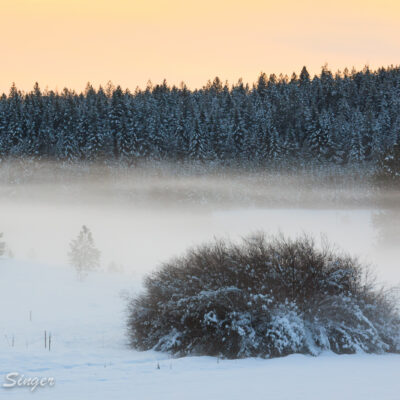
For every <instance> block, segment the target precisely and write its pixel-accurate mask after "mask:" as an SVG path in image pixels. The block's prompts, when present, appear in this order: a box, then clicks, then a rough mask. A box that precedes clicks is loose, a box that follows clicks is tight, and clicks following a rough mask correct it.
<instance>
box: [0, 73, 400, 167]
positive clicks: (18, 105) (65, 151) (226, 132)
mask: <svg viewBox="0 0 400 400" xmlns="http://www.w3.org/2000/svg"><path fill="white" fill-rule="evenodd" d="M399 138H400V67H393V66H392V67H388V68H380V69H378V70H376V71H371V70H370V69H369V68H368V67H365V68H364V69H363V70H362V71H356V70H352V71H349V70H345V71H344V72H336V73H332V72H331V71H330V70H329V69H328V68H327V67H323V68H322V70H321V73H320V74H319V75H315V76H313V77H311V76H310V74H309V73H308V71H307V69H306V68H305V67H304V68H303V69H302V71H301V73H300V74H299V75H296V74H293V75H292V77H290V78H289V77H288V76H283V75H280V76H276V75H270V76H269V77H268V76H267V75H266V74H264V73H262V74H261V75H260V76H259V77H258V80H257V81H256V83H255V84H253V85H251V86H250V85H248V84H244V83H243V81H241V80H239V81H238V82H237V83H236V84H233V85H228V83H226V82H225V83H224V82H222V81H221V80H220V79H219V78H218V77H217V78H215V79H214V80H213V81H212V82H211V81H209V82H208V83H207V85H205V86H204V87H203V88H201V89H196V90H189V89H188V88H187V87H186V86H185V85H184V84H181V85H180V86H179V87H177V86H169V85H167V83H166V82H165V81H164V82H163V83H162V84H157V85H152V84H151V83H149V84H148V86H147V87H146V88H145V89H139V88H137V89H136V90H135V91H134V92H131V91H129V90H123V89H122V88H121V87H120V86H116V87H115V86H113V85H112V84H111V83H109V84H107V86H106V87H104V88H103V87H101V86H100V87H99V88H98V89H95V88H93V87H92V86H91V85H90V84H88V85H87V87H86V89H85V91H84V92H82V93H77V92H75V91H72V90H69V89H64V90H63V91H62V92H56V91H51V90H45V91H42V90H41V89H40V87H39V85H38V84H37V83H36V84H35V85H34V88H33V90H32V91H30V92H27V93H24V92H22V91H20V90H18V89H17V87H16V86H15V85H13V86H12V87H11V89H10V92H9V94H8V95H7V94H3V95H2V96H1V97H0V158H1V159H9V158H20V157H22V158H32V159H38V160H61V161H66V162H79V161H97V162H99V161H102V162H109V161H113V162H114V161H117V162H121V163H126V164H128V165H132V164H133V165H134V164H136V163H137V162H138V161H141V160H150V161H151V160H166V161H198V162H204V163H215V164H217V165H228V166H230V165H246V164H251V165H257V166H263V165H267V164H270V163H287V164H294V165H299V164H306V163H307V164H308V163H318V164H324V163H326V164H336V165H345V164H349V163H357V164H359V163H368V162H371V164H373V163H375V162H377V161H378V160H380V159H381V158H382V156H383V155H384V154H385V153H386V152H387V151H389V150H390V149H391V148H392V147H393V146H394V145H395V144H396V143H399V142H400V141H399Z"/></svg>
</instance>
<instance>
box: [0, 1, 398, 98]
mask: <svg viewBox="0 0 400 400" xmlns="http://www.w3.org/2000/svg"><path fill="white" fill-rule="evenodd" d="M0 14H1V16H2V18H1V19H2V22H1V24H0V35H1V36H0V37H1V41H0V43H1V47H0V48H1V61H0V77H1V78H0V91H1V92H8V91H9V88H10V86H11V83H12V82H15V83H16V85H17V87H18V88H20V89H23V90H30V89H31V88H32V87H33V84H34V82H35V81H38V82H39V84H40V86H41V87H42V88H45V87H48V88H49V89H58V90H61V89H62V88H63V87H69V88H72V89H75V90H78V91H80V90H82V89H84V87H85V86H86V83H87V82H88V81H90V82H91V83H92V84H94V86H96V87H97V86H98V85H99V84H106V83H107V81H109V80H111V81H112V82H113V83H114V84H120V85H121V86H123V87H128V88H130V89H135V87H136V86H139V87H145V86H146V83H147V81H148V80H151V81H152V82H153V83H159V82H161V81H162V80H163V79H164V78H165V79H167V81H168V83H170V84H179V83H180V82H181V81H184V82H185V83H186V84H187V85H188V86H189V87H191V88H195V87H201V86H203V85H204V84H205V83H206V82H207V80H208V79H213V78H214V77H215V76H219V77H220V78H221V79H223V80H225V79H227V80H229V81H230V82H231V83H232V82H236V81H237V80H238V79H239V78H240V77H241V78H243V80H244V81H245V82H250V83H252V82H254V81H255V80H256V79H257V76H258V75H259V74H260V72H261V71H264V72H266V73H267V74H271V73H276V74H279V73H284V74H288V75H291V73H292V72H293V71H296V72H299V71H300V69H301V67H302V66H303V65H307V66H308V68H309V70H310V71H311V72H312V73H316V72H319V71H320V67H321V66H322V65H323V64H325V63H328V66H329V67H330V68H331V69H334V70H336V69H341V70H343V69H344V68H345V67H348V68H351V67H353V66H354V67H356V68H362V67H363V66H364V65H366V64H368V65H369V66H370V67H371V68H376V67H379V66H388V65H391V64H393V65H398V64H400V40H399V38H400V22H399V21H400V2H399V1H398V0H380V1H376V0H363V1H361V0H348V1H344V0H337V1H324V2H316V1H308V0H305V1H294V0H281V1H279V2H278V1H273V2H272V1H260V0H246V1H238V0H220V1H218V0H213V1H211V0H203V1H201V2H200V1H191V0H186V1H184V0H167V1H164V0H147V1H135V0H0Z"/></svg>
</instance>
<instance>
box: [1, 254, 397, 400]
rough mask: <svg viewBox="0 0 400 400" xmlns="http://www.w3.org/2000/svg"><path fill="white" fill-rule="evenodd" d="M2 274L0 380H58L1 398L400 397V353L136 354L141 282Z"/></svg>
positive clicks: (11, 269) (13, 266)
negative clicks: (131, 295)
mask: <svg viewBox="0 0 400 400" xmlns="http://www.w3.org/2000/svg"><path fill="white" fill-rule="evenodd" d="M0 268H1V274H2V279H1V281H0V301H1V304H3V305H6V307H5V308H4V309H3V312H2V318H1V325H0V334H1V340H0V360H1V362H0V375H1V376H3V377H4V376H5V375H6V374H7V373H9V372H14V371H15V372H19V373H20V374H23V375H25V376H26V377H34V376H44V377H54V379H55V385H54V386H53V387H45V388H37V389H36V390H35V391H34V392H33V393H32V392H30V391H29V388H27V387H19V388H12V389H4V388H2V389H1V391H0V397H1V398H4V399H29V398H31V396H33V397H32V398H40V399H42V398H43V399H68V400H70V399H89V398H93V399H108V398H113V399H128V398H129V399H140V400H141V399H160V398H162V399H202V400H204V399H243V397H244V396H246V397H248V398H252V399H307V400H310V399H327V400H328V399H332V400H334V399H335V400H336V399H343V400H344V399H352V400H357V399H360V400H361V399H362V400H367V399H371V400H376V399H385V400H391V399H392V400H398V399H399V393H400V380H399V371H400V355H365V354H359V355H351V356H337V355H334V354H324V355H322V356H320V357H317V358H313V357H308V356H302V355H294V356H289V357H285V358H282V359H273V360H262V359H247V360H236V361H230V360H217V359H215V358H211V357H188V358H180V359H171V358H170V357H169V356H168V355H165V354H160V353H156V352H136V351H133V350H130V349H128V348H126V341H125V336H124V307H125V303H124V292H125V291H127V290H129V291H131V292H132V291H135V290H137V287H135V283H136V282H135V280H133V279H128V277H127V276H125V275H110V274H106V273H95V274H93V275H91V276H90V277H89V278H88V279H87V280H86V281H85V282H79V281H77V279H76V277H75V274H74V273H73V271H71V270H70V269H69V268H62V267H53V266H52V267H49V266H43V265H37V264H34V263H23V262H16V261H6V260H2V261H1V267H0ZM11 283H12V284H11ZM31 312H32V320H30V313H31ZM45 330H46V331H47V332H50V333H51V337H52V345H51V350H50V351H48V350H47V349H45V348H44V331H45ZM13 336H14V347H12V340H13V339H12V337H13ZM157 365H159V366H160V369H158V368H157Z"/></svg>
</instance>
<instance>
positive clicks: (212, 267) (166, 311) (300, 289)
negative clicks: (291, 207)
mask: <svg viewBox="0 0 400 400" xmlns="http://www.w3.org/2000/svg"><path fill="white" fill-rule="evenodd" d="M399 330H400V319H399V314H398V311H397V309H396V301H395V300H393V299H391V298H390V297H389V296H388V294H387V293H385V292H383V291H380V292H378V291H377V290H376V289H374V286H373V285H372V284H371V282H369V281H368V280H367V279H366V274H364V271H363V269H362V268H361V267H360V265H359V264H358V262H357V260H355V259H353V258H351V257H349V256H346V255H342V254H335V252H333V251H332V250H330V249H329V247H328V246H324V248H323V249H322V250H318V249H317V248H316V246H315V245H314V242H313V240H312V239H310V238H307V237H302V238H299V239H297V240H294V241H292V240H288V239H285V238H284V237H277V238H266V237H265V236H263V235H262V234H259V235H255V236H252V237H250V238H247V239H245V240H243V242H242V243H241V244H239V245H235V244H232V243H226V242H223V241H216V242H215V243H212V244H209V245H204V246H201V247H198V248H196V249H193V250H191V251H189V252H188V253H187V254H186V255H184V256H183V257H181V258H177V259H174V260H172V261H170V262H169V263H166V264H164V265H162V267H161V268H160V269H159V270H158V271H156V272H155V273H154V274H152V275H150V276H148V277H147V278H146V280H145V291H144V293H143V294H141V295H140V296H138V297H136V298H134V299H132V300H131V302H130V304H129V317H128V334H129V338H130V343H131V345H132V346H133V347H135V348H138V349H142V350H147V349H155V350H160V351H166V352H170V353H175V354H178V355H187V354H205V355H220V356H223V357H228V358H242V357H253V356H260V357H279V356H284V355H288V354H292V353H304V354H312V355H317V354H319V353H320V352H321V351H323V350H332V351H334V352H336V353H354V352H359V351H364V352H377V353H380V352H398V351H400V340H399V339H400V338H399Z"/></svg>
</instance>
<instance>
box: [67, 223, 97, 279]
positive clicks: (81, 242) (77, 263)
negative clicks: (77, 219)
mask: <svg viewBox="0 0 400 400" xmlns="http://www.w3.org/2000/svg"><path fill="white" fill-rule="evenodd" d="M68 258H69V261H70V264H71V265H72V266H73V267H75V269H76V271H77V273H78V276H79V278H80V279H83V278H84V277H85V276H86V275H87V274H88V272H90V271H93V270H95V269H97V268H98V267H99V265H100V251H99V250H98V249H97V248H96V247H95V245H94V241H93V236H92V232H91V231H90V229H89V228H88V227H87V226H85V225H83V226H82V229H81V231H80V232H79V235H78V237H77V238H76V239H74V240H72V242H71V243H70V251H69V253H68Z"/></svg>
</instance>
